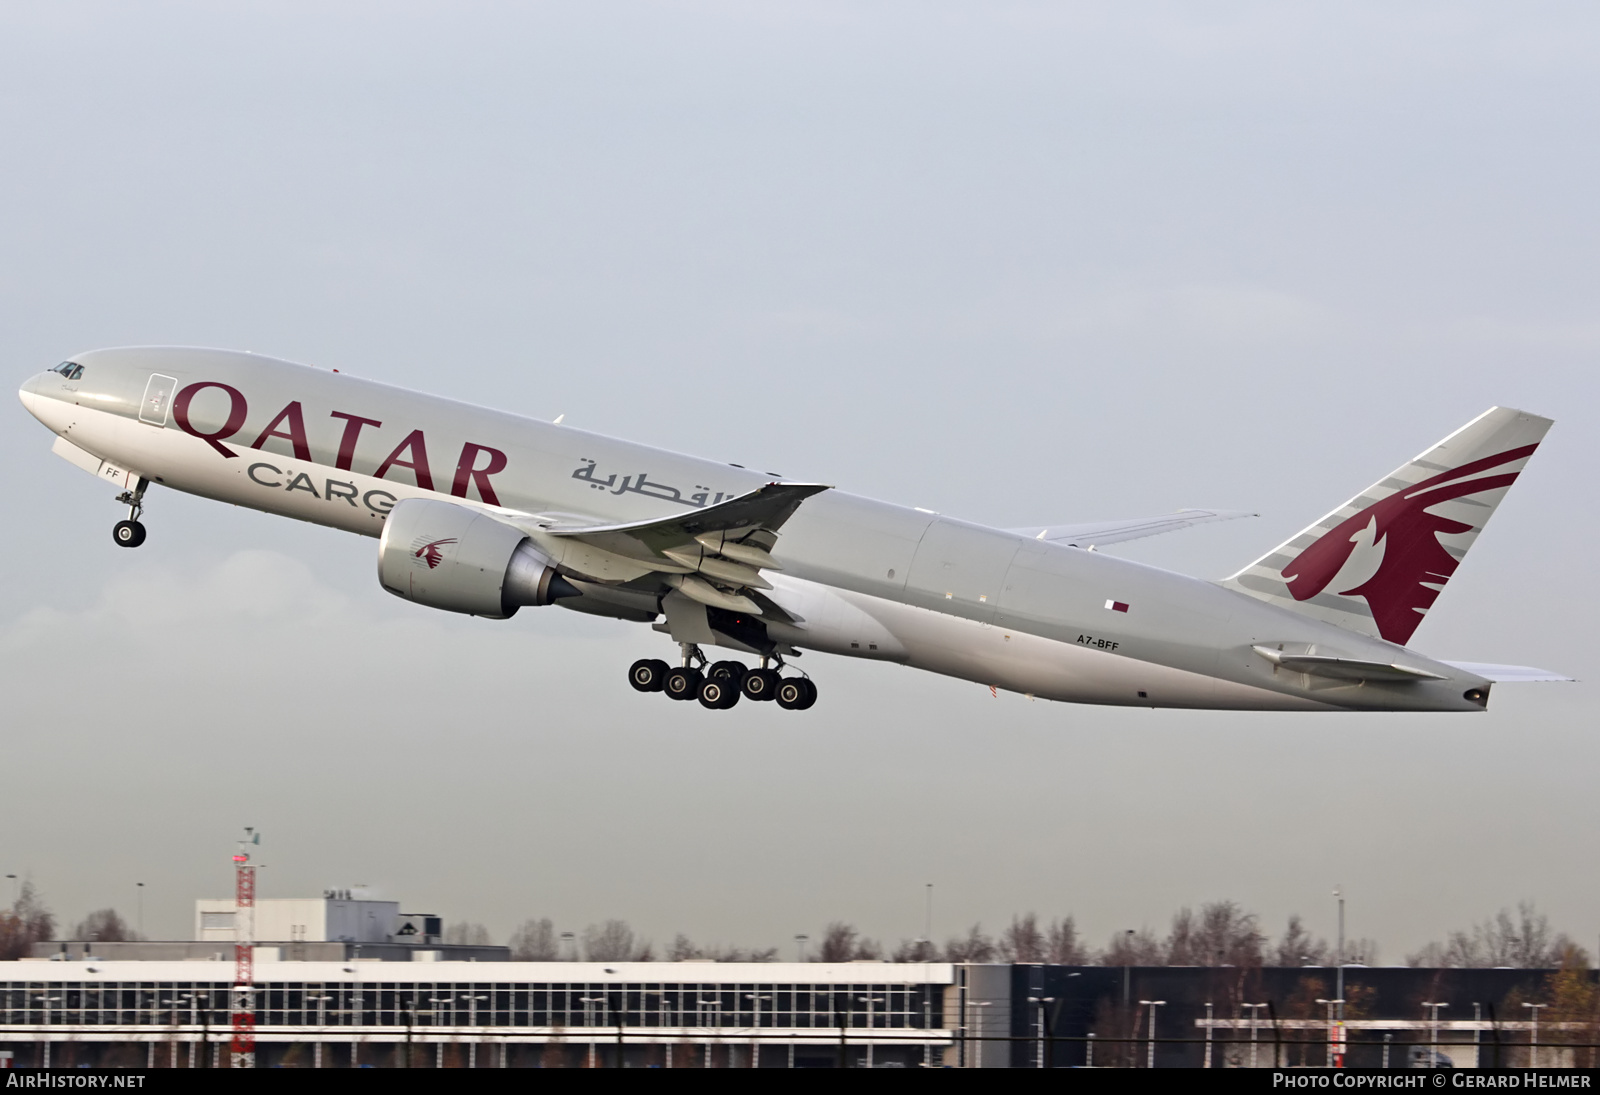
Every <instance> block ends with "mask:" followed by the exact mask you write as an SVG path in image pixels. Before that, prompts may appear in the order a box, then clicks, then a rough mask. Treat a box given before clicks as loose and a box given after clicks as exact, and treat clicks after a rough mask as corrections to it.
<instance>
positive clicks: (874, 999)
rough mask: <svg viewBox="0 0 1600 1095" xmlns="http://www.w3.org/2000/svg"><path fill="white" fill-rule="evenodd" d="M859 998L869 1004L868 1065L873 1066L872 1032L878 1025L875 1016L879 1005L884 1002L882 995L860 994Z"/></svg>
mask: <svg viewBox="0 0 1600 1095" xmlns="http://www.w3.org/2000/svg"><path fill="white" fill-rule="evenodd" d="M856 999H857V1000H860V1001H861V1002H862V1003H864V1004H866V1005H867V1067H868V1068H871V1067H872V1032H873V1030H874V1029H875V1028H876V1027H877V1025H878V1024H877V1021H876V1020H875V1018H874V1016H875V1014H876V1009H877V1006H878V1005H879V1004H881V1003H883V1002H884V997H882V996H858V997H856Z"/></svg>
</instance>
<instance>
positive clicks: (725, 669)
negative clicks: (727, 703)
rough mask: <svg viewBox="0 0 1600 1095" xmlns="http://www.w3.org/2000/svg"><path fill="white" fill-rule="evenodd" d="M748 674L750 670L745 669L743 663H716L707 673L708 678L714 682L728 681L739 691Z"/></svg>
mask: <svg viewBox="0 0 1600 1095" xmlns="http://www.w3.org/2000/svg"><path fill="white" fill-rule="evenodd" d="M748 672H750V670H748V669H746V668H745V666H744V663H743V662H714V663H713V664H712V666H711V668H710V669H708V670H707V671H706V677H707V678H708V679H710V680H714V681H726V682H727V683H728V684H730V685H731V686H732V687H733V688H734V689H735V690H737V689H738V687H739V686H740V685H741V684H743V683H744V676H745V674H746V673H748Z"/></svg>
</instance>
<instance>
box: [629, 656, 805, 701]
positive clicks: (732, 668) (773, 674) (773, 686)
mask: <svg viewBox="0 0 1600 1095" xmlns="http://www.w3.org/2000/svg"><path fill="white" fill-rule="evenodd" d="M679 645H680V646H682V647H683V664H682V665H680V666H678V667H677V668H673V667H671V666H669V665H667V663H666V662H664V661H661V660H660V659H659V658H641V659H639V660H638V661H636V662H634V663H633V665H632V666H631V667H630V668H629V669H628V683H629V684H631V685H633V688H634V691H636V692H665V693H666V694H667V697H668V698H669V699H674V700H699V701H700V706H701V707H705V708H709V709H710V710H712V711H726V710H727V709H728V708H730V707H732V706H733V705H734V704H736V703H738V702H739V697H740V696H743V697H744V698H745V699H747V700H758V701H766V700H776V701H778V706H779V707H781V708H783V709H784V710H785V711H804V710H805V709H806V708H808V707H810V706H811V705H812V704H814V703H816V702H817V686H816V685H814V684H812V683H811V679H810V678H809V677H783V676H781V675H780V674H779V671H778V669H772V668H769V667H768V665H767V662H768V660H769V659H767V658H762V659H761V666H760V668H759V669H748V668H746V667H745V665H744V663H742V662H735V661H722V662H711V663H710V664H709V665H708V664H707V661H706V656H705V655H704V654H702V653H701V652H700V648H699V647H698V646H696V645H695V644H693V643H680V644H679ZM695 662H699V666H698V667H696V666H695V665H694V664H693V663H695ZM777 662H778V666H779V667H780V668H781V667H782V665H783V659H782V658H779V659H777Z"/></svg>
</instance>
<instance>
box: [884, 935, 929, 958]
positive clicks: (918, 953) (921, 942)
mask: <svg viewBox="0 0 1600 1095" xmlns="http://www.w3.org/2000/svg"><path fill="white" fill-rule="evenodd" d="M938 960H939V948H938V947H937V946H935V945H934V944H933V943H932V942H930V941H929V940H927V939H902V940H900V942H899V943H898V944H897V945H896V946H895V948H894V951H893V953H891V954H890V955H889V961H891V962H937V961H938Z"/></svg>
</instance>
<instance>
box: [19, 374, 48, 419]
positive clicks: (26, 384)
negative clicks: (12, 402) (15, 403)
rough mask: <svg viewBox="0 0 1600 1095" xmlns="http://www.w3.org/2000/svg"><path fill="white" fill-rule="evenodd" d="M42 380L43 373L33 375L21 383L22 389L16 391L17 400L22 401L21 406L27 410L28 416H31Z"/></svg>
mask: <svg viewBox="0 0 1600 1095" xmlns="http://www.w3.org/2000/svg"><path fill="white" fill-rule="evenodd" d="M43 379H44V374H43V373H35V374H34V375H33V376H30V377H29V378H28V379H27V380H25V381H23V382H22V387H20V388H18V389H17V398H18V399H20V400H22V405H23V406H24V407H26V408H27V409H28V413H29V414H33V405H34V403H36V402H37V401H38V399H39V383H40V381H42V380H43ZM35 417H37V416H35Z"/></svg>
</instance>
